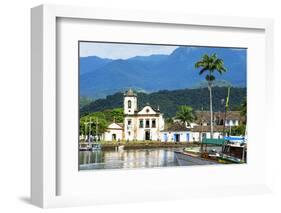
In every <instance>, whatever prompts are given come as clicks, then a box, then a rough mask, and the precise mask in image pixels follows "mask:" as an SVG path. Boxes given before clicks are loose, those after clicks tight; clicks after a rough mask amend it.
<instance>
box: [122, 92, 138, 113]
mask: <svg viewBox="0 0 281 213" xmlns="http://www.w3.org/2000/svg"><path fill="white" fill-rule="evenodd" d="M136 110H137V95H136V94H135V93H134V92H133V90H132V89H129V90H128V91H127V92H125V93H124V114H125V115H133V114H134V113H135V111H136Z"/></svg>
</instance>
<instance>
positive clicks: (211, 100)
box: [209, 82, 214, 139]
mask: <svg viewBox="0 0 281 213" xmlns="http://www.w3.org/2000/svg"><path fill="white" fill-rule="evenodd" d="M209 92H210V114H211V121H210V123H211V139H212V138H213V134H214V126H213V95H212V83H211V82H209Z"/></svg>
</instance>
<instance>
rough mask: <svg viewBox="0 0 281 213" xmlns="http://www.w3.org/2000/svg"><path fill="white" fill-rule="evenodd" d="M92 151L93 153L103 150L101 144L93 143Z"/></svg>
mask: <svg viewBox="0 0 281 213" xmlns="http://www.w3.org/2000/svg"><path fill="white" fill-rule="evenodd" d="M91 150H92V151H100V150H101V144H100V143H92V144H91Z"/></svg>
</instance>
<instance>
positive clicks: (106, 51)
mask: <svg viewBox="0 0 281 213" xmlns="http://www.w3.org/2000/svg"><path fill="white" fill-rule="evenodd" d="M177 47H178V46H165V45H147V44H145V45H141V44H133V45H132V44H117V43H95V42H80V57H86V56H93V55H95V56H98V57H100V58H110V59H127V58H131V57H134V56H148V55H152V54H165V55H168V54H170V53H172V52H173V51H174V50H175V49H176V48H177Z"/></svg>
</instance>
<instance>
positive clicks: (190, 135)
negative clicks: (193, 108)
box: [161, 131, 222, 142]
mask: <svg viewBox="0 0 281 213" xmlns="http://www.w3.org/2000/svg"><path fill="white" fill-rule="evenodd" d="M203 138H211V133H210V132H202V133H201V134H200V132H193V131H180V132H178V131H171V132H169V131H163V132H161V141H162V142H200V141H202V139H203ZM213 138H214V139H219V138H222V133H221V132H214V133H213Z"/></svg>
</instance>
